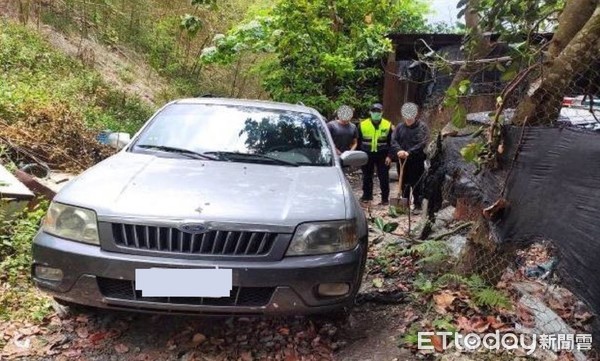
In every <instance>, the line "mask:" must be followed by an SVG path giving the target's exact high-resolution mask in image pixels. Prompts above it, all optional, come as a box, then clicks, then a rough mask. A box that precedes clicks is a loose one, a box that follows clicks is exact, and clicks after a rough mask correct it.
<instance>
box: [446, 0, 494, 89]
mask: <svg viewBox="0 0 600 361" xmlns="http://www.w3.org/2000/svg"><path fill="white" fill-rule="evenodd" d="M478 6H479V0H469V5H468V7H467V10H466V11H465V25H466V26H467V29H469V36H470V37H471V40H470V41H469V45H470V46H471V48H470V49H469V50H470V51H469V54H468V55H469V56H468V60H469V61H467V62H465V63H464V64H463V65H462V66H461V67H460V68H459V69H458V71H457V73H456V75H454V78H453V79H452V83H451V84H450V87H451V88H453V87H454V88H455V87H458V85H459V84H460V82H461V81H463V80H466V79H469V77H470V76H471V74H473V73H474V72H476V71H477V69H479V68H480V67H481V65H478V64H476V63H473V62H472V61H473V60H477V59H481V58H483V57H484V56H486V55H487V54H488V53H489V51H490V45H489V43H488V41H487V40H486V39H485V37H484V36H483V33H482V31H481V28H480V27H479V22H480V18H479V14H478V13H477V8H478Z"/></svg>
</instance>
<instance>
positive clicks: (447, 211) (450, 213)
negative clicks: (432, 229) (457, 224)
mask: <svg viewBox="0 0 600 361" xmlns="http://www.w3.org/2000/svg"><path fill="white" fill-rule="evenodd" d="M455 211H456V209H455V208H454V207H452V206H448V207H446V208H444V209H441V210H439V211H438V212H437V213H436V216H435V225H436V226H438V225H439V226H440V227H445V226H446V225H448V223H450V222H452V221H454V212H455Z"/></svg>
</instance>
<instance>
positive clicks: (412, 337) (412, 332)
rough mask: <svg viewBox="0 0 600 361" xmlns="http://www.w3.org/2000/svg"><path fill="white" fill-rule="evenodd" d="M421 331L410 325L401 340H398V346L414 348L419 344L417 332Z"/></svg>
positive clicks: (417, 327) (414, 325) (415, 325)
mask: <svg viewBox="0 0 600 361" xmlns="http://www.w3.org/2000/svg"><path fill="white" fill-rule="evenodd" d="M421 331H422V330H421V329H420V328H419V325H418V324H412V325H411V326H410V328H409V329H408V330H407V331H406V333H404V335H403V336H402V338H401V339H400V344H399V346H400V347H402V346H404V345H408V346H416V345H418V343H419V332H421Z"/></svg>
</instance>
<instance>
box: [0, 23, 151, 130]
mask: <svg viewBox="0 0 600 361" xmlns="http://www.w3.org/2000/svg"><path fill="white" fill-rule="evenodd" d="M53 104H62V105H66V106H68V107H69V109H71V110H72V111H74V112H75V113H77V114H81V116H82V117H83V118H84V120H85V123H86V124H87V125H88V126H89V127H91V128H94V129H105V128H110V129H112V130H115V131H123V132H129V133H134V132H135V131H136V130H137V129H139V127H140V126H141V125H142V124H143V123H144V122H145V121H146V120H147V119H148V118H149V116H150V115H151V114H152V111H153V109H151V108H150V107H149V106H148V105H146V104H145V103H143V102H142V101H141V100H140V99H139V98H136V97H132V96H129V95H127V94H125V93H124V92H122V91H118V90H114V89H112V88H111V87H110V86H109V85H108V84H107V83H106V82H104V80H103V79H102V77H101V76H100V74H98V73H97V72H96V71H94V70H93V69H89V68H86V67H85V66H83V65H82V64H80V63H79V62H78V61H76V60H75V59H72V58H70V57H68V56H66V55H64V54H62V53H60V52H57V51H55V50H53V49H52V47H51V46H50V45H49V44H48V43H47V42H46V41H45V40H44V39H42V38H41V37H40V36H39V35H38V34H37V33H36V32H35V31H33V30H30V29H28V28H26V27H24V26H22V25H19V24H17V23H15V22H12V21H9V20H2V21H0V120H2V121H4V122H7V123H12V122H15V121H17V120H20V119H23V118H24V117H26V116H27V115H28V114H29V113H31V110H32V109H40V108H45V107H48V106H51V105H53Z"/></svg>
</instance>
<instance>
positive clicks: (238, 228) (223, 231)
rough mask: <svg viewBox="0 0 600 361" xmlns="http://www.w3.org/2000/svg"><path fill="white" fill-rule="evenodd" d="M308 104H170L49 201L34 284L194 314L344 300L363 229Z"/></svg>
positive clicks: (354, 155)
mask: <svg viewBox="0 0 600 361" xmlns="http://www.w3.org/2000/svg"><path fill="white" fill-rule="evenodd" d="M334 150H335V148H334V147H333V142H332V139H331V136H330V134H329V133H328V132H327V130H326V126H325V120H324V118H323V117H322V116H321V115H320V114H319V113H318V112H317V111H316V110H314V109H311V108H308V107H305V106H300V105H290V104H283V103H275V102H261V101H246V100H233V99H220V98H201V99H183V100H177V101H173V102H171V103H169V104H167V105H166V106H164V107H163V108H161V109H160V110H159V111H157V112H156V114H154V115H153V116H152V118H151V119H150V120H149V121H148V122H147V123H146V124H145V125H144V127H142V129H141V130H140V131H139V132H138V133H137V134H136V135H135V136H133V137H132V140H131V142H129V144H127V145H126V146H125V147H124V148H123V149H121V150H120V151H119V152H118V153H117V154H116V155H114V156H112V157H110V158H108V159H106V160H104V161H103V162H101V163H99V164H97V165H96V166H94V167H92V168H90V169H89V170H87V171H86V172H84V173H83V174H81V175H79V176H78V177H77V178H75V179H73V180H72V181H70V182H69V183H68V184H67V185H66V186H65V187H64V188H63V189H62V190H61V191H60V192H59V193H58V194H57V195H56V197H55V198H54V200H53V202H52V203H51V205H50V208H49V210H48V214H47V216H46V218H45V219H44V222H43V225H42V227H41V229H40V231H39V233H38V234H37V236H36V238H35V240H34V244H33V260H34V261H33V265H32V277H33V279H34V281H35V284H36V285H37V286H38V287H39V288H40V289H42V290H44V291H46V292H48V293H49V294H51V295H52V296H54V298H55V299H56V300H57V301H59V302H62V303H63V304H64V303H67V304H83V305H88V306H94V307H102V308H113V309H123V310H135V311H147V312H171V313H200V314H307V313H315V312H328V311H334V310H340V309H346V308H347V307H349V306H351V305H352V303H353V300H354V297H355V295H356V293H357V291H358V289H359V286H360V283H361V278H362V275H363V271H364V267H365V261H366V254H367V243H368V240H367V234H368V229H367V228H368V227H367V221H366V218H365V215H364V213H363V211H362V209H361V207H360V205H359V203H358V201H357V199H356V198H355V196H354V194H353V192H352V190H351V188H350V185H349V183H348V182H347V180H346V178H345V177H344V173H343V167H347V166H349V167H358V166H361V165H363V164H365V162H366V154H365V153H363V152H354V151H351V152H346V153H343V154H342V155H341V156H339V157H338V156H336V155H335V151H334Z"/></svg>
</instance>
